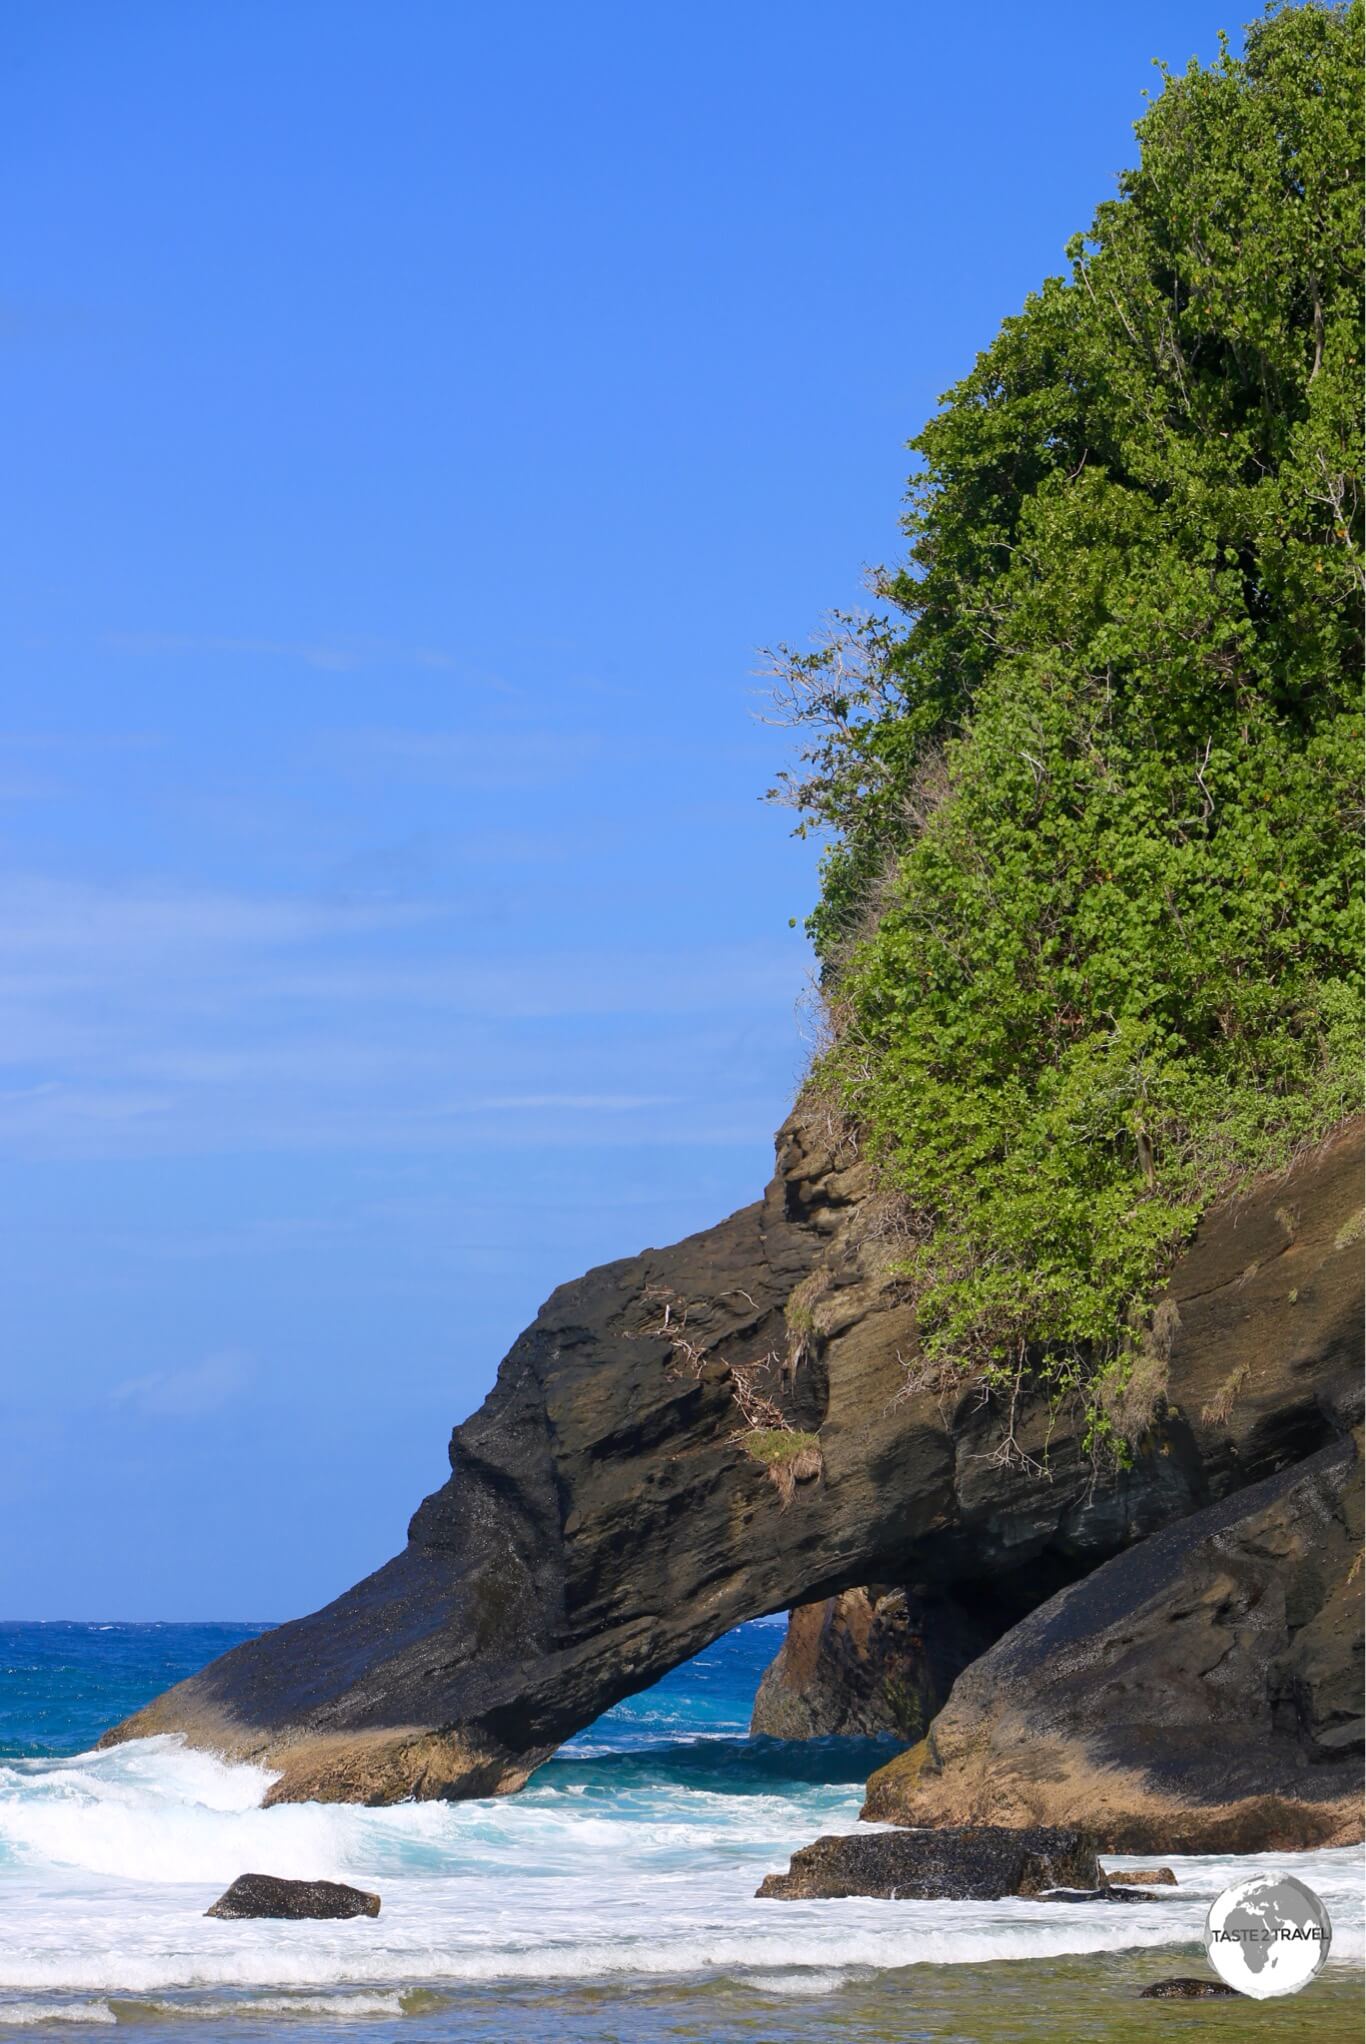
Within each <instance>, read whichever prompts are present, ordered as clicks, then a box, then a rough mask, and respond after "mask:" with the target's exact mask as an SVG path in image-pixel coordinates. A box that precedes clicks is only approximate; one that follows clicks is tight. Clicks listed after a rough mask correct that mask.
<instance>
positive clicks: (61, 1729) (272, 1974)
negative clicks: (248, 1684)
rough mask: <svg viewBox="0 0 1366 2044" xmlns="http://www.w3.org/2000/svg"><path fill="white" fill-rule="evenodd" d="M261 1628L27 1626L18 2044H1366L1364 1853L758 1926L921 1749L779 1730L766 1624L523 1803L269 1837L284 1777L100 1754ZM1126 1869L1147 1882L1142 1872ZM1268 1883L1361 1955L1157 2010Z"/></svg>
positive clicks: (321, 1824)
mask: <svg viewBox="0 0 1366 2044" xmlns="http://www.w3.org/2000/svg"><path fill="white" fill-rule="evenodd" d="M260 1630H262V1628H261V1627H259V1626H248V1625H94V1624H85V1625H77V1624H69V1625H68V1624H50V1625H0V2036H4V2035H6V2034H12V2035H15V2036H16V2037H17V2036H20V2035H22V2036H24V2037H26V2038H36V2037H52V2038H57V2037H64V2038H67V2039H70V2038H72V2037H73V2036H79V2035H80V2034H81V2033H82V2032H83V2031H94V2030H106V2029H108V2028H111V2027H120V2028H124V2029H126V2030H133V2031H145V2032H146V2033H147V2037H148V2040H149V2044H150V2040H152V2039H155V2040H156V2044H182V2040H189V2039H194V2040H197V2044H210V2040H213V2044H216V2040H218V2039H238V2040H241V2044H254V2040H257V2039H260V2038H263V2037H288V2038H290V2039H293V2040H295V2044H317V2040H322V2039H333V2038H339V2037H356V2036H364V2037H365V2038H367V2039H372V2040H374V2044H388V2040H390V2039H393V2040H398V2039H407V2040H411V2044H428V2040H432V2044H435V2040H438V2039H439V2040H447V2039H452V2040H453V2039H462V2040H473V2044H664V2040H671V2044H674V2040H676V2044H711V2040H730V2039H735V2040H747V2044H805V2040H810V2039H815V2038H828V2037H840V2038H848V2039H854V2040H861V2039H868V2040H872V2039H880V2040H891V2039H908V2040H909V2039H925V2040H950V2039H952V2040H957V2044H976V2040H982V2044H985V2040H992V2044H996V2040H1007V2039H1020V2040H1025V2039H1028V2040H1031V2044H1043V2040H1045V2039H1046V2040H1048V2044H1058V2040H1070V2039H1074V2038H1075V2039H1097V2040H1101V2039H1105V2040H1127V2039H1129V2038H1137V2037H1140V2036H1141V2037H1144V2038H1158V2037H1162V2038H1165V2037H1167V2036H1169V2035H1171V2034H1174V2033H1175V2032H1176V2031H1177V2030H1178V2029H1181V2030H1184V2029H1186V2028H1188V2027H1190V2026H1191V2024H1192V2023H1194V2022H1198V2025H1199V2028H1200V2030H1201V2033H1202V2035H1204V2034H1211V2035H1214V2036H1216V2037H1224V2038H1238V2039H1242V2038H1252V2037H1261V2036H1263V2035H1265V2036H1267V2037H1271V2036H1275V2037H1278V2038H1314V2039H1322V2040H1327V2039H1330V2038H1337V2037H1342V2036H1347V2035H1358V2034H1359V2033H1360V2031H1359V2022H1358V2020H1357V2012H1358V2009H1359V1999H1360V1967H1361V1956H1362V1908H1361V1862H1360V1855H1359V1854H1358V1853H1356V1852H1336V1853H1312V1854H1290V1855H1282V1856H1278V1857H1266V1858H1260V1859H1256V1860H1249V1859H1231V1858H1229V1859H1185V1860H1179V1859H1178V1860H1172V1861H1171V1864H1172V1865H1173V1866H1174V1868H1175V1869H1176V1871H1177V1874H1178V1877H1179V1883H1180V1885H1179V1887H1178V1888H1176V1889H1175V1890H1172V1889H1167V1890H1164V1891H1161V1900H1160V1901H1159V1902H1156V1903H1153V1904H1150V1905H1145V1906H1144V1907H1142V1908H1133V1909H1123V1908H1116V1907H1113V1906H1111V1907H1106V1906H1104V1905H1099V1904H1097V1905H1068V1906H1064V1905H1057V1904H1054V1905H1044V1904H1040V1903H1036V1902H1024V1901H1011V1902H1001V1903H990V1904H985V1903H974V1904H965V1903H906V1902H860V1901H848V1902H796V1903H791V1902H783V1903H780V1902H758V1901H756V1900H755V1899H754V1890H755V1888H756V1887H757V1886H758V1883H759V1881H760V1879H761V1878H762V1876H763V1875H764V1874H765V1873H767V1872H770V1871H771V1870H773V1869H774V1868H779V1867H782V1866H785V1865H786V1863H787V1859H788V1857H789V1855H790V1854H791V1852H792V1851H793V1850H794V1849H795V1848H796V1847H797V1846H799V1845H802V1844H805V1843H807V1842H808V1841H809V1840H811V1839H812V1838H814V1837H815V1836H816V1835H817V1834H818V1833H820V1832H822V1831H826V1832H828V1831H845V1830H849V1829H851V1828H853V1827H854V1825H855V1824H856V1823H857V1821H858V1809H859V1804H860V1802H861V1799H862V1787H863V1781H864V1779H865V1777H866V1775H867V1773H868V1771H869V1768H870V1767H871V1766H873V1765H875V1764H876V1762H877V1761H878V1760H879V1759H880V1758H882V1757H883V1755H884V1753H885V1752H886V1750H888V1749H885V1748H883V1749H879V1748H877V1747H875V1746H872V1745H871V1744H870V1743H868V1742H863V1741H841V1740H829V1741H816V1742H809V1743H806V1744H785V1743H783V1742H779V1741H773V1740H753V1741H752V1740H750V1739H748V1737H747V1736H746V1734H747V1727H748V1723H749V1715H750V1707H751V1704H752V1701H753V1696H754V1691H755V1688H756V1686H757V1683H758V1679H759V1676H760V1674H761V1672H762V1670H763V1668H764V1666H765V1665H766V1663H767V1662H768V1660H769V1659H770V1658H771V1657H772V1655H773V1653H774V1652H775V1651H776V1649H777V1646H778V1644H779V1641H780V1638H781V1631H780V1628H779V1625H778V1624H777V1623H775V1622H773V1621H768V1622H764V1623H761V1624H757V1625H749V1626H744V1627H741V1628H740V1630H739V1631H737V1632H735V1633H732V1634H731V1635H730V1636H729V1637H728V1638H727V1639H724V1640H722V1641H720V1642H718V1643H717V1645H715V1646H713V1647H711V1648H709V1649H708V1651H707V1652H706V1653H704V1654H702V1655H700V1656H699V1657H698V1659H697V1660H695V1661H693V1662H691V1663H690V1664H689V1665H688V1666H686V1667H684V1668H680V1669H677V1670H675V1672H674V1673H673V1674H672V1675H670V1676H668V1677H667V1678H666V1679H665V1680H664V1681H663V1682H661V1683H660V1684H659V1685H658V1686H657V1687H656V1688H654V1689H651V1690H648V1691H646V1692H644V1693H643V1694H641V1695H640V1696H637V1697H634V1698H631V1699H629V1700H628V1701H627V1702H625V1703H623V1704H620V1705H618V1706H617V1707H616V1708H615V1709H614V1710H612V1711H610V1712H608V1714H607V1715H606V1716H605V1717H603V1718H601V1719H599V1720H598V1722H597V1723H596V1724H595V1725H593V1726H592V1727H590V1728H589V1730H587V1731H586V1732H584V1733H582V1734H581V1735H580V1736H579V1737H578V1738H576V1739H574V1740H572V1741H571V1742H570V1743H569V1744H568V1745H567V1746H565V1747H563V1748H562V1749H561V1751H560V1753H559V1754H558V1755H557V1756H556V1757H555V1759H553V1760H552V1761H550V1762H549V1763H548V1764H547V1765H546V1766H545V1767H543V1768H542V1769H541V1770H540V1771H539V1773H537V1774H536V1775H535V1776H534V1777H533V1779H532V1781H531V1782H530V1784H529V1785H528V1787H527V1788H526V1789H525V1790H523V1792H522V1793H521V1794H520V1795H518V1796H512V1797H506V1798H501V1799H497V1800H485V1801H479V1802H467V1803H455V1804H434V1803H421V1804H417V1803H413V1804H404V1805H400V1806H398V1807H396V1808H393V1809H386V1810H366V1809H360V1808H354V1807H350V1806H345V1807H342V1806H337V1805H321V1804H302V1805H300V1804H295V1805H286V1806H283V1807H281V1808H278V1809H271V1810H263V1809H262V1808H261V1807H260V1802H261V1797H262V1794H263V1792H264V1790H265V1788H266V1787H267V1785H268V1783H269V1780H270V1777H269V1776H268V1775H267V1774H265V1773H263V1772H262V1771H261V1770H260V1769H257V1768H254V1767H243V1766H229V1765H227V1764H225V1763H224V1762H222V1761H219V1760H217V1759H214V1758H213V1757H212V1756H210V1755H206V1754H202V1753H195V1752H191V1751H189V1750H187V1749H185V1748H183V1747H182V1746H181V1745H180V1744H179V1742H178V1741H176V1740H172V1739H149V1740H143V1741H139V1742H137V1743H135V1744H132V1745H126V1746H120V1747H117V1748H115V1749H113V1750H112V1751H110V1752H108V1753H95V1752H92V1751H91V1750H90V1749H91V1747H92V1745H93V1743H94V1741H95V1740H96V1739H97V1738H98V1736H99V1734H100V1733H101V1732H102V1731H103V1730H104V1729H105V1728H106V1727H107V1726H108V1725H110V1724H112V1723H114V1722H115V1721H117V1720H118V1719H119V1718H121V1717H123V1716H125V1715H126V1714H127V1713H128V1712H129V1711H130V1710H132V1709H133V1708H135V1707H136V1706H137V1705H138V1704H140V1703H142V1702H144V1701H145V1700H146V1699H147V1698H148V1697H150V1696H152V1695H154V1694H155V1693H156V1692H157V1691H158V1690H160V1689H163V1688H164V1687H165V1686H166V1685H167V1684H168V1683H170V1682H174V1681H176V1680H178V1679H179V1678H180V1677H181V1676H183V1675H186V1674H189V1673H191V1672H192V1671H193V1670H194V1669H196V1668H198V1667H200V1666H202V1664H203V1663H204V1662H205V1661H206V1660H209V1659H211V1658H212V1657H213V1656H214V1655H215V1654H218V1653H221V1652H223V1651H224V1649H225V1648H227V1647H229V1646H231V1645H234V1644H235V1643H236V1642H237V1641H238V1640H241V1639H245V1638H247V1637H248V1636H249V1635H250V1634H252V1633H254V1632H257V1631H260ZM1111 1864H1114V1865H1119V1864H1121V1862H1118V1861H1115V1862H1111ZM1262 1866H1268V1867H1269V1866H1285V1867H1286V1869H1287V1870H1291V1869H1292V1868H1293V1870H1294V1871H1295V1872H1297V1873H1298V1874H1299V1875H1300V1876H1301V1878H1302V1879H1305V1880H1307V1881H1308V1882H1309V1884H1310V1885H1311V1886H1312V1887H1314V1888H1315V1889H1316V1890H1317V1891H1318V1892H1319V1894H1321V1895H1322V1896H1323V1897H1324V1899H1325V1900H1326V1901H1327V1903H1328V1906H1329V1909H1330V1911H1331V1913H1332V1919H1333V1927H1334V1945H1333V1957H1332V1961H1331V1962H1330V1965H1329V1968H1328V1969H1327V1971H1326V1973H1325V1974H1324V1975H1323V1976H1322V1978H1321V1979H1320V1980H1319V1981H1318V1982H1316V1983H1315V1984H1314V1985H1313V1987H1311V1988H1310V1989H1308V1990H1306V1992H1305V1993H1304V1994H1302V1995H1299V1996H1297V1997H1295V1998H1294V2001H1293V2002H1268V2003H1263V2004H1256V2005H1254V2004H1251V2003H1246V2002H1241V2001H1240V2002H1238V2003H1236V2004H1226V2003H1212V2004H1193V2005H1190V2006H1183V2005H1179V2004H1178V2005H1172V2004H1163V2003H1150V2002H1149V2003H1144V2002H1139V2001H1137V2000H1136V1995H1137V1989H1138V1987H1139V1985H1141V1984H1142V1983H1143V1982H1144V1981H1148V1980H1152V1979H1155V1978H1159V1977H1161V1976H1162V1975H1163V1974H1167V1973H1174V1972H1176V1973H1181V1972H1184V1973H1190V1972H1196V1973H1205V1972H1206V1971H1207V1968H1206V1965H1205V1961H1204V1957H1203V1951H1202V1949H1201V1948H1200V1946H1199V1943H1198V1939H1199V1932H1200V1928H1201V1925H1202V1923H1203V1919H1204V1915H1205V1911H1206V1909H1207V1908H1208V1905H1209V1902H1210V1900H1211V1899H1212V1898H1213V1896H1214V1895H1215V1894H1217V1893H1218V1892H1219V1890H1220V1889H1221V1888H1223V1887H1225V1886H1227V1885H1228V1884H1229V1883H1230V1882H1231V1881H1232V1880H1234V1879H1236V1878H1241V1877H1242V1875H1243V1874H1245V1873H1247V1872H1251V1871H1253V1870H1254V1869H1256V1868H1258V1867H1262ZM247 1871H254V1872H266V1873H278V1874H287V1875H314V1876H323V1877H326V1878H331V1879H341V1880H349V1881H354V1882H357V1883H359V1884H360V1885H362V1886H364V1887H367V1888H373V1889H377V1890H378V1891H379V1893H380V1894H381V1896H382V1898H383V1908H382V1910H381V1913H380V1916H379V1917H378V1918H377V1919H375V1920H373V1921H371V1920H369V1919H358V1920H356V1921H354V1922H349V1923H331V1924H329V1923H313V1924H294V1923H220V1922H218V1921H217V1920H212V1919H208V1918H206V1917H205V1915H204V1911H205V1909H206V1908H207V1907H208V1905H209V1903H210V1902H211V1901H212V1900H213V1899H214V1897H215V1896H216V1895H217V1894H219V1893H220V1892H221V1890H222V1889H223V1888H225V1887H226V1886H227V1885H228V1883H229V1882H230V1881H231V1880H232V1879H233V1878H234V1877H235V1876H236V1875H237V1874H240V1873H244V1872H247Z"/></svg>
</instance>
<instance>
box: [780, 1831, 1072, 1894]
mask: <svg viewBox="0 0 1366 2044" xmlns="http://www.w3.org/2000/svg"><path fill="white" fill-rule="evenodd" d="M1101 1879H1102V1876H1101V1872H1100V1863H1099V1861H1098V1860H1097V1858H1096V1845H1095V1840H1094V1839H1093V1838H1089V1837H1087V1835H1086V1834H1085V1832H1082V1831H1076V1830H1072V1829H1055V1828H1048V1829H1045V1828H1041V1827H1038V1826H1035V1827H1034V1828H1033V1829H1020V1830H1006V1829H1003V1828H1002V1827H1000V1826H997V1825H991V1824H981V1825H975V1826H972V1827H970V1828H968V1829H965V1830H949V1831H871V1832H849V1833H846V1834H844V1835H842V1836H837V1837H826V1838H817V1839H816V1840H815V1841H814V1842H813V1843H812V1844H811V1845H804V1846H802V1848H801V1850H800V1851H799V1852H794V1853H793V1855H792V1863H791V1865H790V1867H789V1868H788V1870H787V1872H786V1873H785V1874H769V1875H767V1876H766V1877H765V1879H764V1880H763V1882H762V1883H761V1884H760V1886H759V1888H758V1889H757V1890H756V1893H757V1894H758V1895H759V1896H760V1897H764V1898H767V1899H772V1900H774V1901H780V1902H801V1901H810V1900H812V1899H815V1898H828V1899H836V1898H838V1897H841V1896H845V1895H875V1896H881V1897H883V1898H885V1899H887V1900H890V1901H901V1902H927V1901H936V1900H940V1899H943V1900H948V1901H953V1902H997V1901H999V1900H1000V1899H1001V1897H1002V1896H1004V1895H1042V1894H1043V1893H1044V1891H1045V1890H1046V1889H1050V1888H1080V1889H1095V1888H1096V1887H1097V1885H1098V1883H1099V1882H1100V1881H1101Z"/></svg>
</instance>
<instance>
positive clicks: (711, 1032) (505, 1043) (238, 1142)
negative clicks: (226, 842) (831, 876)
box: [0, 875, 797, 1157]
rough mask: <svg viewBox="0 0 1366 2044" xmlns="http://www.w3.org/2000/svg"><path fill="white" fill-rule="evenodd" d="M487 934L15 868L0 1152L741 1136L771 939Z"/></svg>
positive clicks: (455, 922)
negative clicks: (510, 945)
mask: <svg viewBox="0 0 1366 2044" xmlns="http://www.w3.org/2000/svg"><path fill="white" fill-rule="evenodd" d="M499 938H500V931H499V929H498V927H497V924H496V921H495V922H493V923H491V924H490V923H487V922H479V921H468V920H465V919H462V917H461V916H460V914H459V913H458V911H453V910H452V907H451V905H450V904H449V903H442V902H436V903H432V904H418V905H413V904H410V903H403V902H392V901H389V902H386V901H380V902H364V903H361V904H359V905H357V904H354V903H347V902H340V903H339V902H337V901H335V900H334V901H326V900H311V899H308V898H306V897H303V896H281V895H272V894H267V893H261V894H251V893H246V892H239V893H229V892H227V891H222V890H214V889H200V890H194V889H184V888H182V889H169V888H168V889H164V890H156V889H152V888H147V887H143V888H115V887H109V886H100V885H96V884H93V883H79V882H76V881H69V880H61V881H57V880H53V879H51V878H49V877H46V876H42V875H38V876H33V875H29V876H22V875H20V876H12V877H11V878H10V879H9V880H8V881H3V882H0V1148H3V1149H4V1150H7V1151H8V1152H9V1153H10V1154H11V1155H19V1156H24V1157H34V1156H62V1157H75V1156H105V1157H131V1156H148V1155H181V1156H184V1155H197V1154H205V1155H215V1154H218V1155H221V1154H226V1153H233V1152H242V1151H259V1152H281V1153H283V1152H289V1153H294V1154H301V1153H305V1152H311V1151H316V1152H327V1151H336V1150H340V1149H346V1150H349V1151H352V1152H364V1151H374V1152H375V1153H376V1154H379V1153H386V1154H392V1153H393V1152H394V1151H396V1150H404V1149H407V1150H411V1151H413V1152H414V1153H419V1152H423V1151H430V1150H432V1149H434V1148H444V1149H449V1150H459V1149H462V1148H466V1147H468V1146H470V1145H474V1146H476V1147H478V1148H490V1147H492V1148H499V1147H502V1148H518V1149H522V1148H526V1147H528V1146H540V1147H543V1148H544V1147H555V1146H558V1145H565V1144H573V1145H579V1146H582V1145H584V1144H591V1145H600V1146H617V1145H625V1144H630V1143H640V1142H659V1141H668V1142H674V1143H680V1144H686V1145H688V1146H697V1145H709V1144H713V1143H717V1142H729V1141H732V1140H734V1139H735V1135H736V1131H737V1128H738V1129H744V1127H745V1123H746V1114H747V1111H749V1109H748V1107H747V1103H751V1102H752V1101H753V1098H754V1090H753V1083H752V1082H753V1076H754V1072H755V1070H756V1068H757V1067H756V1056H755V1054H754V1052H753V1048H752V1046H753V1045H754V1044H758V1043H763V1042H766V1041H770V1040H771V1035H772V1032H773V1030H774V1029H775V1028H782V1027H783V1026H784V1025H785V1024H786V1023H787V1019H788V1018H789V1017H790V1014H791V1003H792V996H793V991H794V988H793V981H794V978H795V973H794V966H796V965H797V960H796V959H795V958H794V957H793V956H792V955H791V948H790V947H789V946H786V945H783V944H781V943H778V942H776V941H775V942H773V943H770V944H767V945H748V946H740V945H732V946H720V945H713V946H705V945H704V946H700V947H699V946H696V945H694V946H692V947H690V948H685V947H680V946H673V947H670V946H668V945H667V944H664V943H661V945H660V946H659V947H658V948H656V949H651V950H645V949H641V948H631V947H629V946H626V945H623V946H619V947H613V946H612V945H610V944H607V943H604V944H603V945H601V946H600V947H598V948H596V949H594V950H591V951H590V950H586V949H579V950H569V949H560V948H556V949H541V950H539V951H538V950H536V949H535V948H534V947H533V946H532V945H531V944H529V943H523V944H520V945H519V946H518V947H517V948H516V949H515V950H509V951H507V952H506V953H500V950H499V948H498V945H499ZM661 1075H666V1084H665V1086H664V1087H661V1086H660V1084H659V1080H660V1077H661ZM769 1112H770V1110H769V1108H768V1107H767V1106H765V1107H764V1108H763V1109H762V1110H761V1111H760V1115H759V1117H758V1123H757V1125H758V1126H762V1124H763V1122H765V1121H767V1119H768V1118H769Z"/></svg>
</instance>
